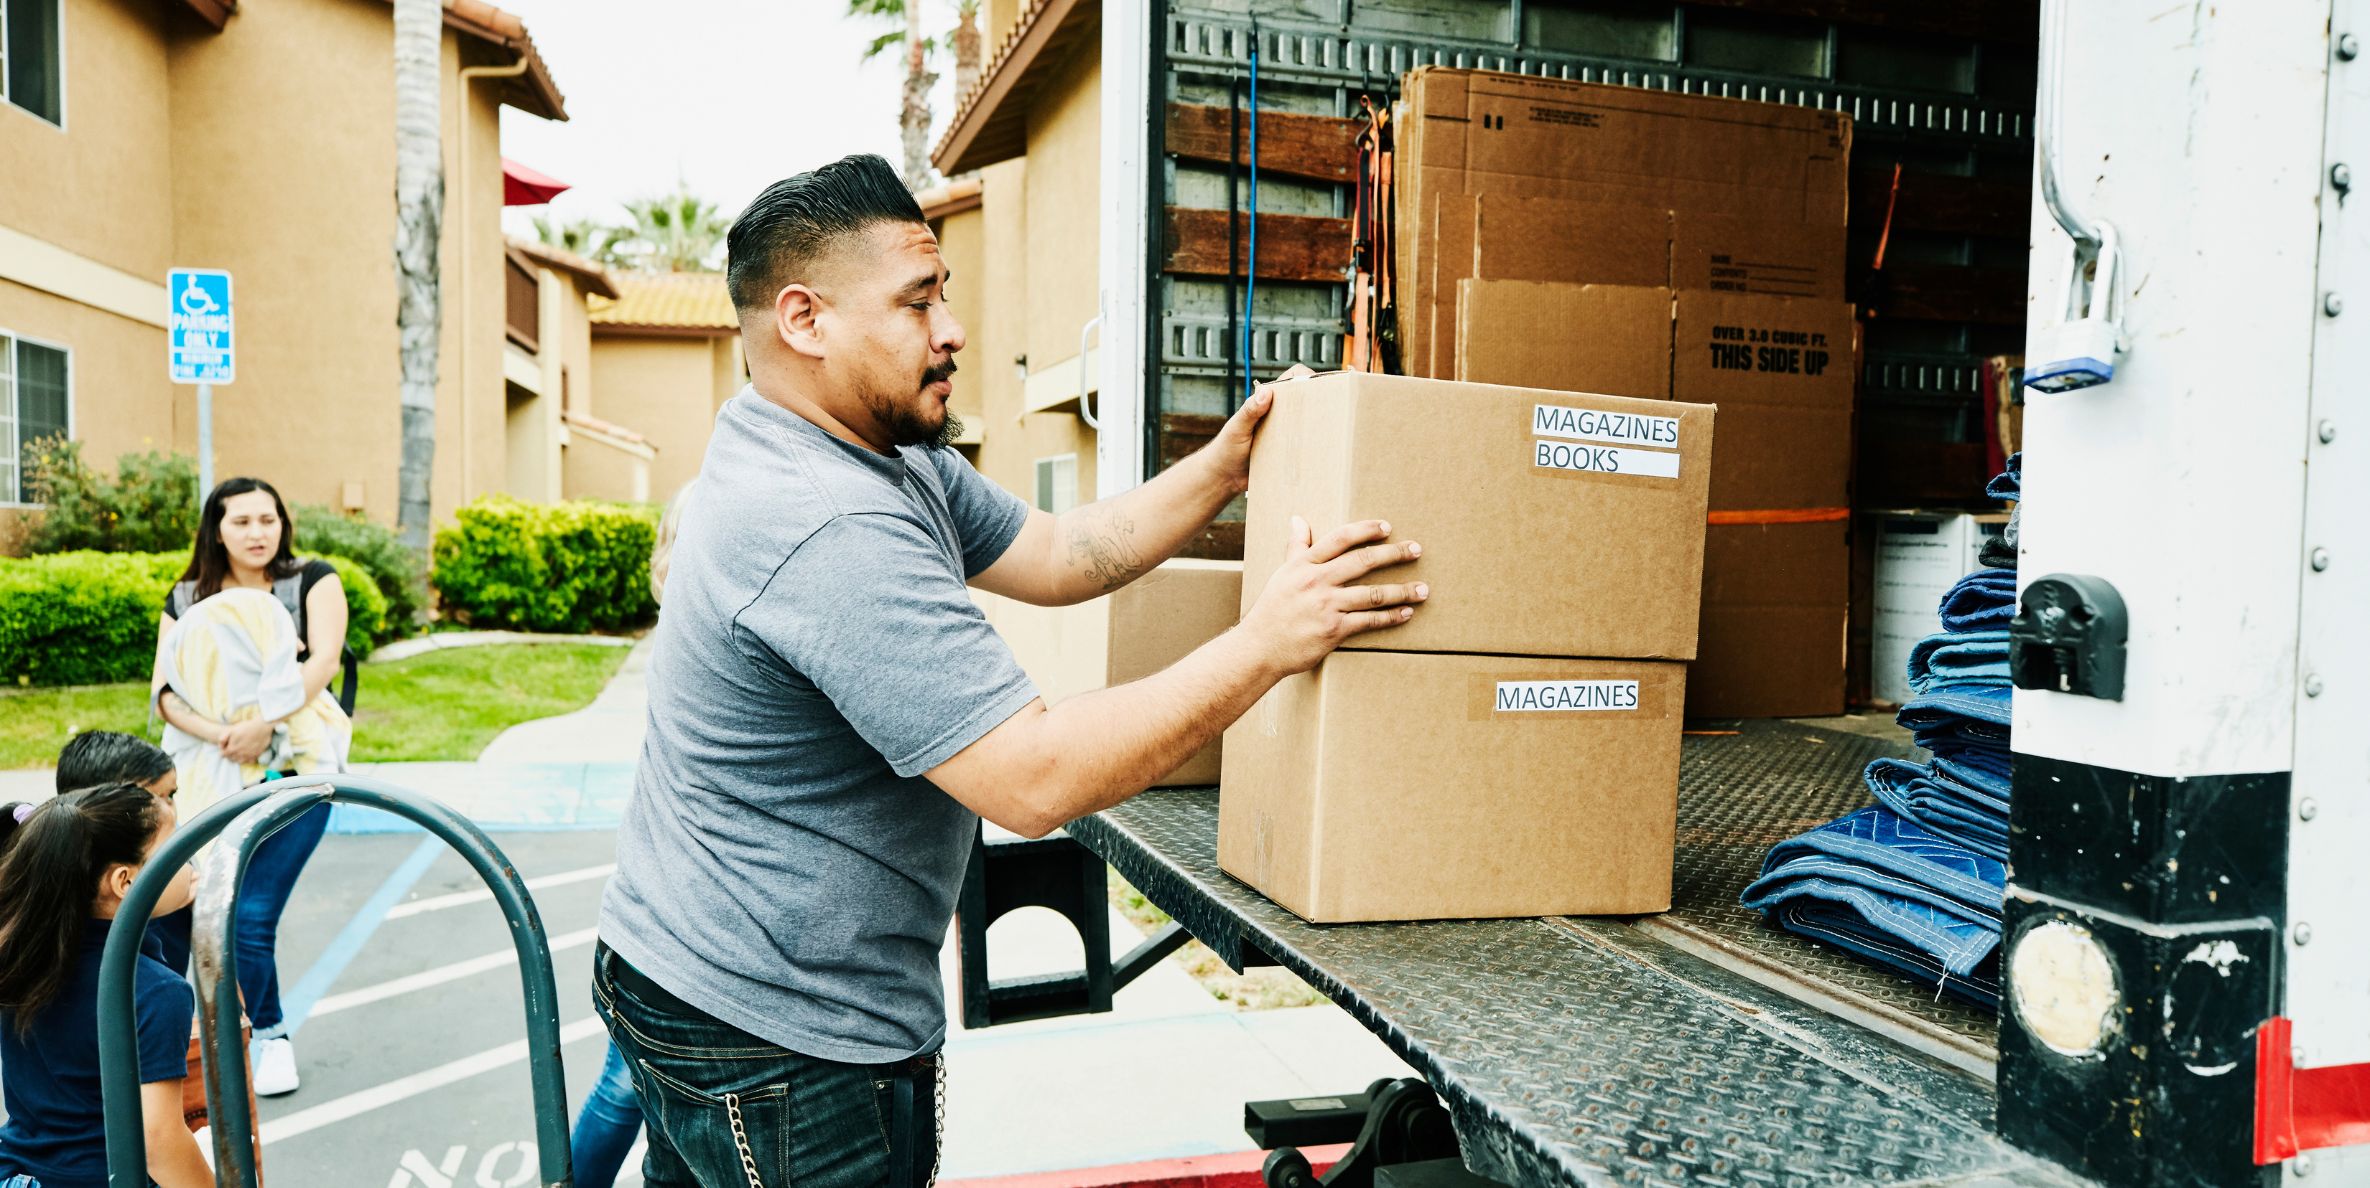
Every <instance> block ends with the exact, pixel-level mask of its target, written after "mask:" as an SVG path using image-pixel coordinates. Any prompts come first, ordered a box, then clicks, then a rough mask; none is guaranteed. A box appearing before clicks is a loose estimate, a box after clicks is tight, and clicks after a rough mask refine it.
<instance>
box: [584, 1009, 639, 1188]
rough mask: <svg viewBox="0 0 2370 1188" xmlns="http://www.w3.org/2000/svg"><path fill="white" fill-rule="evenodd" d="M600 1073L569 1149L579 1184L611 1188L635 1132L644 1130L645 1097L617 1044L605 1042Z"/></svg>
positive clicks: (593, 1187)
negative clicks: (605, 1053) (606, 1043)
mask: <svg viewBox="0 0 2370 1188" xmlns="http://www.w3.org/2000/svg"><path fill="white" fill-rule="evenodd" d="M606 1046H607V1047H608V1049H609V1054H608V1055H607V1056H606V1057H605V1058H603V1059H602V1061H601V1075H600V1076H599V1077H596V1078H594V1080H593V1087H592V1096H590V1097H587V1098H585V1099H584V1109H583V1110H582V1111H581V1112H579V1113H578V1114H577V1115H576V1131H575V1133H573V1134H571V1135H569V1136H568V1149H569V1150H570V1151H571V1152H572V1153H573V1155H574V1158H575V1165H576V1188H610V1185H612V1184H615V1183H616V1182H617V1172H618V1169H619V1168H622V1167H624V1166H625V1156H626V1152H628V1151H631V1150H633V1149H634V1136H635V1135H638V1134H640V1133H642V1099H641V1097H640V1096H639V1095H637V1094H636V1093H635V1092H634V1075H633V1072H632V1071H631V1070H629V1069H628V1068H627V1067H626V1064H625V1055H624V1054H623V1053H621V1052H619V1051H618V1050H617V1045H616V1044H614V1043H612V1044H608V1045H606Z"/></svg>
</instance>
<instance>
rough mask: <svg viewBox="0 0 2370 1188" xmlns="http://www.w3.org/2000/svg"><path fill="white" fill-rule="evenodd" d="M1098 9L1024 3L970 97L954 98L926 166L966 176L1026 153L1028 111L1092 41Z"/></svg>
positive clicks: (1077, 3) (1075, 1) (1073, 0)
mask: <svg viewBox="0 0 2370 1188" xmlns="http://www.w3.org/2000/svg"><path fill="white" fill-rule="evenodd" d="M1102 15H1103V8H1102V5H1101V4H1099V3H1096V2H1094V0H1027V3H1026V5H1025V6H1024V7H1023V8H1022V9H1021V11H1020V15H1019V16H1018V17H1016V18H1015V19H1014V20H1013V22H1012V28H1011V29H1010V30H1008V31H1007V32H1006V33H1005V34H1004V40H1003V41H1001V42H999V43H998V44H997V45H996V48H995V50H994V52H993V53H991V54H989V55H988V60H987V66H986V68H985V69H983V70H981V71H980V72H979V81H978V82H977V83H975V84H973V86H972V89H971V93H970V94H968V95H963V96H959V97H957V99H956V101H955V114H954V118H953V119H951V120H948V121H947V125H946V135H944V136H942V137H940V138H939V141H938V147H937V148H935V149H933V150H931V153H930V162H931V164H933V165H936V166H937V167H938V171H939V172H940V173H944V174H949V175H953V174H962V173H969V172H971V171H973V170H976V169H982V168H985V167H987V166H989V165H993V164H995V163H996V162H998V161H1007V160H1010V159H1012V158H1014V157H1018V156H1021V155H1022V154H1024V153H1026V152H1028V109H1029V104H1030V102H1031V101H1032V100H1033V99H1035V98H1036V95H1037V91H1038V90H1039V89H1040V88H1041V87H1042V86H1043V85H1044V83H1045V79H1044V77H1043V75H1044V73H1045V72H1044V71H1041V70H1037V69H1035V67H1036V66H1038V65H1039V64H1040V63H1043V64H1044V65H1046V66H1049V67H1050V66H1053V65H1055V64H1058V63H1060V62H1063V61H1066V60H1068V58H1069V55H1070V52H1071V50H1072V49H1073V47H1075V46H1078V45H1080V44H1082V43H1086V42H1090V41H1092V40H1093V39H1094V37H1095V35H1096V32H1097V31H1098V30H1099V29H1101V28H1102Z"/></svg>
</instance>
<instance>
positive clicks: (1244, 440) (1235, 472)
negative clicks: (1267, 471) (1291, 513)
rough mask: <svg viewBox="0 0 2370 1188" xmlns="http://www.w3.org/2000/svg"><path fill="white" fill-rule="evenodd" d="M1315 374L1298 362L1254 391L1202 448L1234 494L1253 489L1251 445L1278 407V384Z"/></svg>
mask: <svg viewBox="0 0 2370 1188" xmlns="http://www.w3.org/2000/svg"><path fill="white" fill-rule="evenodd" d="M1315 374H1316V372H1313V371H1310V370H1309V369H1308V368H1307V367H1305V366H1303V365H1301V364H1298V363H1295V364H1293V365H1292V366H1291V367H1290V368H1289V369H1287V370H1286V371H1285V372H1284V374H1282V375H1279V376H1277V377H1276V378H1275V379H1274V380H1273V381H1271V382H1269V383H1264V384H1261V385H1259V386H1258V387H1257V388H1255V389H1253V390H1252V392H1251V398H1250V399H1249V400H1245V401H1243V406H1242V407H1241V408H1238V409H1236V410H1234V415H1233V416H1231V417H1228V418H1226V425H1225V427H1224V428H1221V429H1219V430H1218V436H1216V437H1214V438H1211V439H1210V444H1208V445H1206V446H1204V447H1202V448H1203V450H1204V451H1205V452H1207V453H1208V454H1209V456H1210V463H1211V465H1213V466H1215V467H1216V468H1217V470H1218V473H1219V475H1220V476H1221V477H1222V478H1223V479H1224V480H1225V481H1226V483H1227V486H1228V488H1229V489H1230V490H1232V491H1233V492H1234V493H1235V494H1237V495H1240V494H1242V493H1243V492H1245V491H1248V490H1250V489H1251V442H1252V440H1253V439H1254V438H1256V437H1257V436H1258V435H1259V422H1260V421H1261V420H1262V419H1264V418H1265V417H1266V416H1267V410H1268V409H1270V408H1272V407H1274V405H1275V386H1276V384H1281V383H1285V382H1288V381H1291V380H1296V379H1307V378H1308V377H1310V376H1312V375H1315Z"/></svg>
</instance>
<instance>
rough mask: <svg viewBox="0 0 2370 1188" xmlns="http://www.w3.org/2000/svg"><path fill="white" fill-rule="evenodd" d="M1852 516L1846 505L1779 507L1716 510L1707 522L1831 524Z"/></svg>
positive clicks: (1706, 519) (1705, 520) (1706, 518)
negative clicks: (1757, 509) (1755, 509)
mask: <svg viewBox="0 0 2370 1188" xmlns="http://www.w3.org/2000/svg"><path fill="white" fill-rule="evenodd" d="M1851 518H1852V509H1850V508H1848V507H1781V508H1775V509H1771V510H1768V511H1716V512H1713V513H1711V514H1710V515H1709V516H1706V517H1705V519H1704V522H1705V523H1708V524H1833V523H1836V522H1837V521H1840V520H1848V519H1851Z"/></svg>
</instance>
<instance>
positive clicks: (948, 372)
mask: <svg viewBox="0 0 2370 1188" xmlns="http://www.w3.org/2000/svg"><path fill="white" fill-rule="evenodd" d="M956 370H957V369H956V367H955V361H954V360H952V359H949V360H947V361H946V362H944V363H941V364H939V365H938V366H936V367H933V368H931V369H930V370H928V371H925V372H923V373H922V386H923V387H925V388H927V387H929V386H930V385H932V384H935V383H938V382H939V381H941V380H948V379H953V378H954V374H955V371H956Z"/></svg>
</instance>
